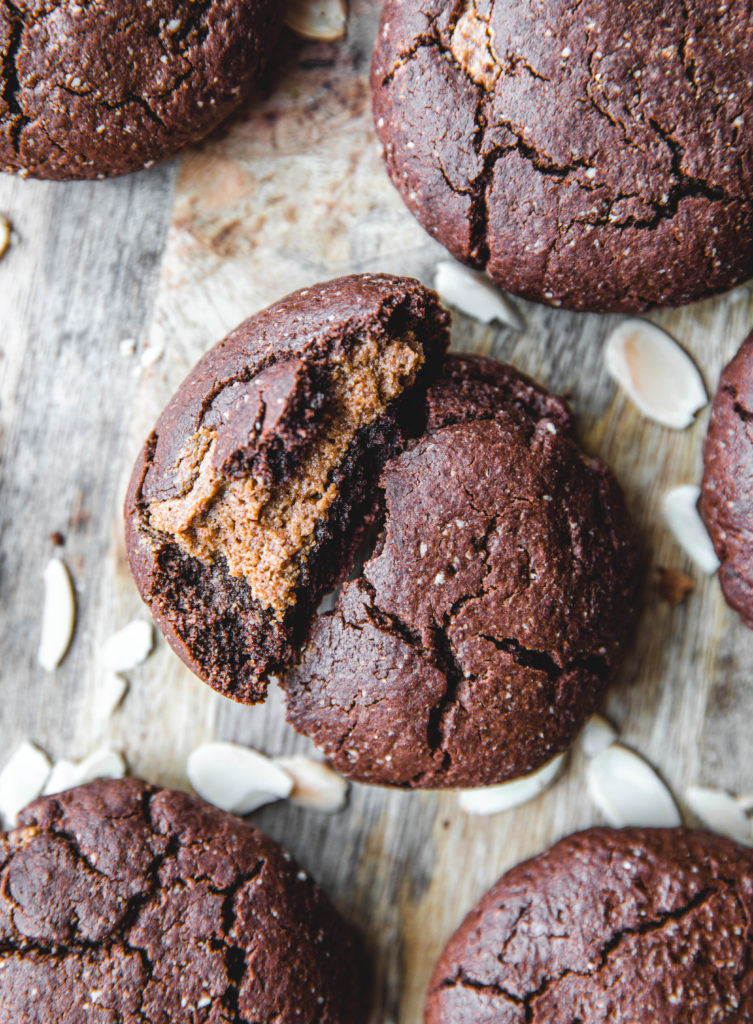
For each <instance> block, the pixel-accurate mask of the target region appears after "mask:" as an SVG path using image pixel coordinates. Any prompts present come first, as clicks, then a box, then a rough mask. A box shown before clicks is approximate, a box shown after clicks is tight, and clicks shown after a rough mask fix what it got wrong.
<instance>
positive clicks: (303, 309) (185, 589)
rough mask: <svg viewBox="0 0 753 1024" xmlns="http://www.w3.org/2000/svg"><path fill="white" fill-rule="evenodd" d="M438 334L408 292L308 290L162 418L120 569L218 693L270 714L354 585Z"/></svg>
mask: <svg viewBox="0 0 753 1024" xmlns="http://www.w3.org/2000/svg"><path fill="white" fill-rule="evenodd" d="M447 324H448V316H447V314H446V313H445V312H444V311H443V310H442V309H441V307H440V306H439V305H438V303H437V299H436V296H435V295H434V294H433V293H432V292H428V291H426V289H424V288H423V287H422V286H421V285H420V284H419V283H418V282H417V281H411V280H408V279H405V278H396V277H388V276H382V275H363V276H354V277H346V278H341V279H339V280H336V281H330V282H328V283H327V284H322V285H317V286H316V287H313V288H308V289H304V290H303V291H300V292H296V293H295V294H293V295H290V296H288V297H287V298H285V299H283V300H282V301H280V302H278V303H276V304H275V305H274V306H271V307H270V308H269V309H266V310H264V311H262V312H261V313H259V314H258V315H257V316H254V317H252V318H251V319H250V320H247V321H246V322H245V323H244V324H242V325H241V326H240V327H239V328H237V330H235V331H233V333H232V334H230V335H229V336H228V337H227V338H226V339H225V340H224V341H221V342H220V343H219V344H218V345H216V346H215V347H214V348H213V349H211V351H209V352H208V353H207V354H206V355H205V356H204V357H203V358H202V359H201V360H200V361H199V363H198V364H197V366H196V367H195V368H194V369H193V371H192V372H191V373H190V374H189V375H188V377H187V378H186V380H185V381H184V382H183V384H182V385H181V387H180V388H179V389H178V391H177V393H176V394H175V395H174V397H173V399H172V400H171V402H170V404H169V405H168V406H167V408H166V409H165V411H164V412H163V414H162V416H161V417H160V419H159V420H158V422H157V425H156V427H155V429H154V432H153V433H152V435H151V437H150V438H149V439H148V440H147V442H146V444H145V445H144V448H143V450H142V452H141V455H140V456H139V458H138V460H137V463H136V466H135V469H134V471H133V476H132V478H131V484H130V487H129V491H128V496H127V498H126V507H125V514H126V543H127V547H128V557H129V560H130V564H131V570H132V572H133V575H134V577H135V579H136V583H137V585H138V587H139V590H140V592H141V595H142V597H143V598H144V600H145V601H146V602H147V603H148V604H149V606H150V607H151V610H152V614H153V615H154V618H155V619H156V620H157V623H158V624H159V626H160V628H161V629H162V631H163V633H164V634H165V636H166V638H167V640H168V642H169V643H170V645H171V646H172V647H173V649H174V650H175V651H176V653H177V654H178V655H179V656H180V657H181V658H182V659H183V660H184V661H185V663H186V664H187V665H188V666H189V668H191V669H192V670H193V671H194V672H195V673H196V674H197V675H198V676H199V677H200V678H201V679H204V680H205V681H206V682H208V683H209V684H210V685H211V686H213V687H214V688H215V689H216V690H219V692H220V693H223V694H225V696H228V697H233V698H234V699H235V700H239V701H244V702H248V703H252V702H254V701H259V700H263V698H264V696H265V694H266V688H267V678H268V676H269V674H270V673H276V672H279V671H280V670H281V669H283V668H284V667H285V666H287V665H288V664H290V663H291V662H292V660H293V659H294V657H295V656H296V655H297V653H298V650H299V648H300V646H301V645H302V643H303V642H304V641H305V638H306V636H307V633H308V629H309V625H310V622H311V619H312V617H313V615H314V612H315V610H316V607H317V605H318V604H319V602H320V600H321V598H322V597H323V596H324V594H325V593H327V592H328V591H329V590H331V589H332V588H333V587H334V586H335V585H336V584H337V583H338V582H339V580H340V579H341V578H342V577H343V575H346V574H347V572H348V571H349V569H350V565H351V560H352V555H353V553H354V551H355V548H356V547H357V544H358V541H359V537H360V534H361V530H362V527H363V525H364V522H365V521H367V520H368V518H369V515H370V514H371V512H372V511H373V507H374V497H375V492H376V484H377V480H378V477H379V472H380V470H381V467H382V466H383V464H384V462H385V460H386V459H387V457H388V456H389V455H390V454H392V453H393V452H394V451H396V450H397V449H398V448H399V447H401V445H402V438H401V430H402V428H403V427H404V426H407V425H408V424H410V423H411V422H412V421H413V420H414V419H415V418H416V417H417V416H418V417H420V416H422V415H423V391H424V390H425V386H426V382H427V380H428V379H429V378H430V377H431V376H432V375H434V374H435V373H436V372H437V369H438V366H439V363H440V361H441V358H442V356H443V354H444V351H445V348H446V345H447Z"/></svg>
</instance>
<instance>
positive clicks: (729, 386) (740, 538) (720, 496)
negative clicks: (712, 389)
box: [701, 334, 753, 629]
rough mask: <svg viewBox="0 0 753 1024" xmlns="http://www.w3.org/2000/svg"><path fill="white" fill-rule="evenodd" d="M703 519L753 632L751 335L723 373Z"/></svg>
mask: <svg viewBox="0 0 753 1024" xmlns="http://www.w3.org/2000/svg"><path fill="white" fill-rule="evenodd" d="M701 513H702V515H703V518H704V520H705V522H706V527H707V529H708V531H709V534H710V536H711V539H712V541H713V542H714V548H715V549H716V553H717V555H718V556H719V560H720V562H721V563H722V564H721V568H720V569H719V581H720V583H721V585H722V590H723V591H724V596H725V598H726V599H727V602H728V604H730V605H731V606H732V607H733V608H734V609H735V610H736V611H738V612H739V613H740V616H741V617H742V619H743V621H744V622H745V624H746V626H748V627H750V628H751V629H753V334H751V335H750V336H749V337H748V338H747V339H746V340H745V341H744V342H743V344H742V345H741V346H740V350H739V352H738V353H737V355H736V356H735V358H734V359H733V360H732V362H731V363H730V364H729V366H727V367H726V368H725V369H724V371H723V372H722V376H721V380H720V381H719V388H718V390H717V392H716V395H715V397H714V404H713V406H712V409H711V419H710V421H709V429H708V435H707V437H706V444H705V447H704V473H703V486H702V493H701Z"/></svg>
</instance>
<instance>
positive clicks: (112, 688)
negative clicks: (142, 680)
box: [94, 672, 128, 722]
mask: <svg viewBox="0 0 753 1024" xmlns="http://www.w3.org/2000/svg"><path fill="white" fill-rule="evenodd" d="M127 691H128V680H127V679H126V678H125V676H121V675H120V674H119V673H117V672H106V673H105V677H104V679H103V680H102V683H101V684H100V685H99V687H98V689H97V693H96V696H95V698H94V705H95V712H96V718H97V720H98V721H101V722H105V721H107V719H108V718H109V717H110V715H112V713H113V712H114V711H115V710H116V708H118V707H119V705H120V703H121V701H122V700H123V698H124V697H125V695H126V693H127Z"/></svg>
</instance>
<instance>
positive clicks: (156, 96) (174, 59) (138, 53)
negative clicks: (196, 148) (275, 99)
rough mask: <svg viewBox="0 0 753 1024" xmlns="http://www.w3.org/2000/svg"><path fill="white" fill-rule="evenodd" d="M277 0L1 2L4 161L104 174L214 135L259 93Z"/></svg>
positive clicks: (5, 166) (24, 170) (47, 174)
mask: <svg viewBox="0 0 753 1024" xmlns="http://www.w3.org/2000/svg"><path fill="white" fill-rule="evenodd" d="M282 15H283V8H282V6H281V5H280V4H275V3H273V2H272V0H242V2H239V0H150V2H149V3H141V4H138V5H137V6H136V7H134V5H133V4H132V3H130V2H128V0H91V2H87V3H81V2H80V0H35V2H31V0H13V2H11V0H0V62H1V63H0V169H1V170H4V171H12V172H18V173H20V174H22V175H27V174H28V175H32V176H33V177H36V178H60V179H68V178H103V177H109V176H110V175H115V174H124V173H126V172H128V171H135V170H138V169H139V168H141V167H148V166H149V165H150V164H152V163H154V162H155V161H156V160H164V159H166V158H167V157H170V156H172V155H173V154H174V153H176V152H177V150H178V149H180V147H181V146H184V145H185V144H186V143H188V142H195V141H197V140H198V139H201V138H203V137H204V136H205V135H206V134H207V133H208V132H210V131H211V130H212V129H213V128H214V127H216V125H218V124H219V123H220V121H222V120H223V118H225V117H226V116H227V115H228V114H229V113H230V111H231V110H233V109H234V108H235V107H236V106H237V105H238V104H239V103H240V102H241V101H242V100H243V99H244V98H245V97H246V96H247V95H248V93H249V91H250V89H251V87H252V85H253V84H254V82H255V80H256V79H257V77H258V75H259V73H260V71H261V69H262V67H263V66H264V64H265V63H266V59H267V56H268V53H269V51H270V49H271V47H272V45H273V43H274V41H275V39H276V37H277V33H278V30H279V28H280V25H281V23H282Z"/></svg>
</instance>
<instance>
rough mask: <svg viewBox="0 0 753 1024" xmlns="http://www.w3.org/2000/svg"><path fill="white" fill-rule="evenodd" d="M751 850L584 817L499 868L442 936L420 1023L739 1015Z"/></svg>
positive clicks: (744, 988)
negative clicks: (540, 848) (548, 845)
mask: <svg viewBox="0 0 753 1024" xmlns="http://www.w3.org/2000/svg"><path fill="white" fill-rule="evenodd" d="M752 905H753V854H751V851H750V850H749V849H747V848H745V847H741V846H738V845H736V844H735V843H733V842H732V841H731V840H729V839H725V838H723V837H721V836H717V835H712V834H711V833H707V832H701V831H691V830H683V829H655V830H651V829H622V830H619V831H618V830H613V829H592V830H590V831H588V832H582V833H580V834H578V835H574V836H570V837H568V838H567V839H563V840H562V841H561V842H559V843H557V844H556V845H555V846H554V847H552V849H551V850H549V851H548V852H546V853H544V854H541V855H540V856H538V857H535V858H533V859H532V860H530V861H527V862H526V863H524V864H521V865H519V866H518V867H515V868H513V869H512V871H509V872H508V873H507V874H506V875H504V876H503V877H502V878H501V879H500V880H499V882H497V884H496V885H495V886H493V888H492V889H490V891H489V892H488V893H487V894H486V896H484V897H483V899H482V900H481V902H480V903H479V904H478V906H477V907H476V908H475V909H474V910H472V911H471V912H470V914H469V915H468V916H467V918H466V919H465V921H464V922H463V924H462V925H461V926H460V928H459V929H458V931H457V932H456V933H455V935H454V936H453V937H452V938H451V939H450V941H449V943H448V945H447V946H446V948H445V950H444V952H443V953H442V956H441V958H440V960H439V962H438V964H437V967H436V969H435V972H434V975H433V978H432V981H431V984H430V987H429V994H428V998H427V1003H426V1014H425V1022H426V1024H471V1022H473V1024H480V1022H481V1021H483V1022H484V1024H544V1022H546V1024H573V1022H587V1024H602V1022H603V1024H607V1022H609V1024H617V1022H625V1024H627V1022H630V1024H656V1021H664V1022H666V1024H743V1022H746V1021H749V1020H751V1018H752V1017H753V924H752V922H751V906H752Z"/></svg>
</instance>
